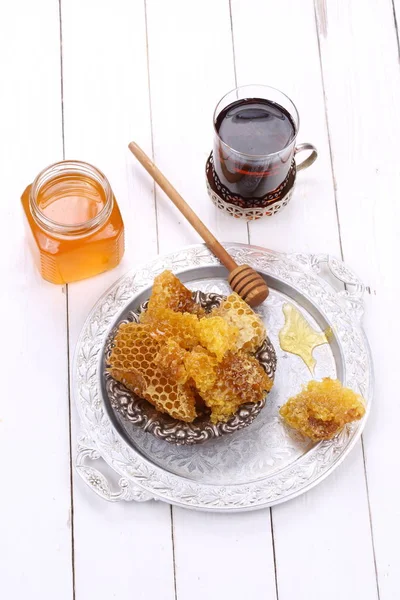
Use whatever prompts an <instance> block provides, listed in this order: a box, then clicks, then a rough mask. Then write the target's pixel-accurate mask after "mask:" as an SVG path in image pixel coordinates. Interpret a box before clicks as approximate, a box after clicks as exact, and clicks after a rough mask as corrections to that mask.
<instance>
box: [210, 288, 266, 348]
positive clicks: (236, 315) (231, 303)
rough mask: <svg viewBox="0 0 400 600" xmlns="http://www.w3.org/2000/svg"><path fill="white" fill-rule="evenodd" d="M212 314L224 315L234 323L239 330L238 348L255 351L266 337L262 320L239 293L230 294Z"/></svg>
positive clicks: (225, 318)
mask: <svg viewBox="0 0 400 600" xmlns="http://www.w3.org/2000/svg"><path fill="white" fill-rule="evenodd" d="M212 315H218V316H220V317H222V318H223V319H224V320H225V321H226V322H227V323H228V324H229V325H234V326H236V327H237V328H238V330H239V336H238V339H237V342H236V344H237V348H238V349H239V350H240V349H241V348H243V349H244V350H248V351H249V352H255V351H256V350H257V349H258V348H259V347H260V346H261V344H262V343H263V341H264V340H265V337H266V335H267V334H266V331H265V326H264V323H263V322H262V320H261V319H260V317H259V316H258V315H256V313H255V312H254V311H253V310H252V309H251V308H250V306H249V305H248V304H247V303H246V302H245V301H244V300H242V298H241V297H240V296H238V294H236V293H233V294H230V295H229V296H228V297H227V298H226V299H225V300H224V301H223V302H222V303H221V305H220V306H219V307H218V308H216V309H214V310H213V311H212Z"/></svg>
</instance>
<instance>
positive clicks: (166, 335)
mask: <svg viewBox="0 0 400 600" xmlns="http://www.w3.org/2000/svg"><path fill="white" fill-rule="evenodd" d="M140 320H141V323H144V324H148V325H150V326H151V327H152V330H153V332H154V335H155V336H156V337H157V339H158V340H159V341H160V342H163V341H165V340H167V339H173V340H174V341H175V342H177V344H179V345H180V346H181V347H182V348H185V349H190V348H194V346H197V344H198V343H199V340H198V324H199V319H198V317H197V316H196V315H194V314H190V313H186V312H185V313H180V312H174V311H173V310H172V309H170V308H158V307H157V308H156V309H153V312H149V311H145V312H144V313H142V314H141V315H140Z"/></svg>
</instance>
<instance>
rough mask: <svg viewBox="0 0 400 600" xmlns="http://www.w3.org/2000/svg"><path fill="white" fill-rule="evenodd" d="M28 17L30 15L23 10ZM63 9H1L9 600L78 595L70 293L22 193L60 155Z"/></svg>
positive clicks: (3, 519)
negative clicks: (30, 226)
mask: <svg viewBox="0 0 400 600" xmlns="http://www.w3.org/2000/svg"><path fill="white" fill-rule="evenodd" d="M22 15H23V17H22ZM59 50H60V43H59V15H58V5H57V3H56V2H53V1H51V0H43V1H42V2H40V3H35V4H33V3H31V2H29V1H21V0H20V1H19V2H11V3H5V4H4V3H2V5H1V7H0V56H1V60H0V78H1V82H2V95H1V112H0V131H1V144H0V160H1V164H2V167H3V168H2V174H1V182H2V200H3V210H2V217H1V219H2V235H1V236H0V251H1V256H2V259H3V260H2V267H1V281H2V283H1V286H0V310H1V312H2V320H1V323H2V337H3V344H2V350H1V352H0V354H1V363H2V366H3V375H2V394H1V399H0V456H1V459H0V464H1V467H0V469H1V478H2V494H1V499H0V539H1V542H0V547H1V552H0V553H1V564H0V579H1V589H2V592H3V594H2V595H3V596H4V597H7V598H43V599H44V600H50V599H51V598H59V599H60V600H72V594H73V588H72V562H71V530H70V507H71V503H70V461H69V436H68V429H69V425H68V383H67V372H68V371H67V360H66V347H67V346H66V344H67V337H66V303H65V293H64V292H65V290H64V289H62V288H61V287H58V286H52V285H51V284H48V283H46V282H45V281H44V280H42V279H41V277H40V275H39V273H38V272H37V270H36V268H35V267H34V265H33V261H32V258H31V256H30V252H29V248H28V246H27V243H26V241H25V239H24V231H23V213H22V208H21V203H20V196H21V194H22V192H23V190H24V189H25V187H26V186H27V185H28V184H29V183H30V182H31V181H32V180H33V178H34V177H35V176H36V175H37V173H38V172H39V171H40V170H42V169H43V168H44V167H45V166H47V165H48V164H50V163H52V162H55V161H57V160H59V159H61V158H62V137H61V95H60V51H59Z"/></svg>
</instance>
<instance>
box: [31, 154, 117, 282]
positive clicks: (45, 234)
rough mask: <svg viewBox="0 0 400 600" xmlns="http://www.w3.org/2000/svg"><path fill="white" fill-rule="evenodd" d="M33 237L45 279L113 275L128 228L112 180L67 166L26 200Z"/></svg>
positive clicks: (46, 174) (44, 177) (43, 177)
mask: <svg viewBox="0 0 400 600" xmlns="http://www.w3.org/2000/svg"><path fill="white" fill-rule="evenodd" d="M21 200H22V205H23V208H24V211H25V214H26V217H27V224H28V226H29V227H28V229H29V236H30V242H31V246H32V248H33V253H34V256H35V259H36V263H37V266H38V268H39V270H40V273H41V275H42V277H43V278H44V279H46V280H47V281H50V282H52V283H69V282H71V281H78V280H79V279H85V278H87V277H92V276H93V275H97V274H98V273H102V272H103V271H108V270H109V269H113V268H114V267H116V266H117V265H118V263H119V262H120V260H121V258H122V256H123V253H124V224H123V221H122V217H121V213H120V211H119V208H118V204H117V201H116V199H115V197H114V194H113V192H112V190H111V187H110V184H109V182H108V180H107V178H106V177H105V176H104V175H103V173H102V172H101V171H99V170H98V169H96V168H95V167H93V166H92V165H89V164H87V163H84V162H80V161H69V160H65V161H62V162H59V163H56V164H54V165H51V166H50V167H48V168H47V169H44V171H42V172H41V173H39V175H38V176H37V177H36V179H35V180H34V182H33V183H32V185H29V186H28V187H27V188H26V190H25V191H24V193H23V194H22V198H21Z"/></svg>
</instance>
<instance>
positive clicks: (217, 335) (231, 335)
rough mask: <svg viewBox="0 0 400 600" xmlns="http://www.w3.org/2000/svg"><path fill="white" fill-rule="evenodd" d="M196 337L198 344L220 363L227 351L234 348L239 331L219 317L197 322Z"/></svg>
mask: <svg viewBox="0 0 400 600" xmlns="http://www.w3.org/2000/svg"><path fill="white" fill-rule="evenodd" d="M197 335H198V340H199V342H200V344H201V345H202V346H204V348H207V350H208V351H209V352H211V353H212V354H215V356H216V357H217V359H218V361H220V360H222V358H223V357H224V355H225V354H226V353H227V352H228V351H229V350H234V349H235V348H236V342H237V339H238V336H239V330H238V328H237V327H236V326H235V325H230V324H229V323H227V322H226V321H225V320H224V319H222V318H221V317H208V318H203V319H200V320H199V321H198V325H197Z"/></svg>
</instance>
